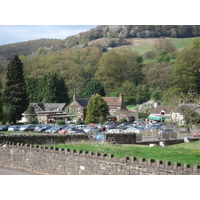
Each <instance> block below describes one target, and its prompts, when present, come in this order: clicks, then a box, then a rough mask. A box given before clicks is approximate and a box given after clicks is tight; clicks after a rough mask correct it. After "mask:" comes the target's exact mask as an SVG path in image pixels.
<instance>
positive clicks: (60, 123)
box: [56, 120, 65, 126]
mask: <svg viewBox="0 0 200 200" xmlns="http://www.w3.org/2000/svg"><path fill="white" fill-rule="evenodd" d="M56 124H57V125H59V126H60V125H63V124H65V122H64V121H63V120H58V121H57V122H56Z"/></svg>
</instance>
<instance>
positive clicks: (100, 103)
mask: <svg viewBox="0 0 200 200" xmlns="http://www.w3.org/2000/svg"><path fill="white" fill-rule="evenodd" d="M86 109H87V110H86V122H87V123H99V122H100V121H103V120H102V118H103V119H104V121H105V119H106V116H107V115H108V114H109V108H108V105H107V103H106V102H105V100H104V99H103V98H102V97H101V96H100V95H99V94H96V95H93V96H92V97H91V98H90V100H89V102H88V106H87V108H86Z"/></svg>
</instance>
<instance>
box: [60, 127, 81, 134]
mask: <svg viewBox="0 0 200 200" xmlns="http://www.w3.org/2000/svg"><path fill="white" fill-rule="evenodd" d="M71 130H77V129H76V128H75V127H64V128H63V129H61V130H59V131H58V133H59V134H67V133H68V131H71ZM78 130H80V129H78Z"/></svg>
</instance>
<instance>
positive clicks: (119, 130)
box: [107, 128, 123, 133]
mask: <svg viewBox="0 0 200 200" xmlns="http://www.w3.org/2000/svg"><path fill="white" fill-rule="evenodd" d="M122 131H123V130H122V129H117V128H115V129H110V130H108V131H107V133H121V132H122Z"/></svg>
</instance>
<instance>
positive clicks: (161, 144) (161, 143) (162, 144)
mask: <svg viewBox="0 0 200 200" xmlns="http://www.w3.org/2000/svg"><path fill="white" fill-rule="evenodd" d="M159 145H160V146H161V147H166V146H167V144H166V142H164V141H163V142H159Z"/></svg>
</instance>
